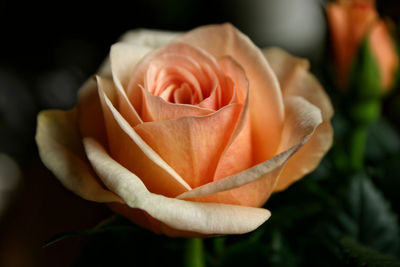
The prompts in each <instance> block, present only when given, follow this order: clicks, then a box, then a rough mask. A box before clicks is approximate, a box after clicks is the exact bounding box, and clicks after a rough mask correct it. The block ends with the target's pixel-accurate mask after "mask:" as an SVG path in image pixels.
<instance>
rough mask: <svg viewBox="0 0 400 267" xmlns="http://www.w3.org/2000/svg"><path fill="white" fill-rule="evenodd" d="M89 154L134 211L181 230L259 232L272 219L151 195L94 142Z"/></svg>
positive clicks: (89, 142) (252, 211)
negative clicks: (138, 210) (137, 209)
mask: <svg viewBox="0 0 400 267" xmlns="http://www.w3.org/2000/svg"><path fill="white" fill-rule="evenodd" d="M84 144H85V149H86V153H87V155H88V157H89V160H90V162H91V163H92V165H93V166H94V169H95V170H96V172H97V174H98V175H99V176H100V177H101V178H102V180H103V181H104V182H105V184H106V185H107V187H108V188H111V190H112V191H113V192H115V193H116V194H118V195H119V196H121V197H122V198H123V199H124V200H125V202H126V204H127V205H128V206H129V207H131V208H139V209H141V210H144V211H146V212H147V213H148V214H149V215H150V216H152V217H153V218H155V219H157V220H159V221H161V222H163V223H165V224H166V225H168V226H169V227H172V228H174V229H177V230H182V231H190V232H195V233H199V234H240V233H246V232H249V231H252V230H254V229H256V228H257V227H258V226H260V225H261V224H262V223H263V222H265V221H266V220H267V219H268V218H269V217H270V212H269V211H268V210H265V209H260V208H251V207H241V206H234V205H224V204H216V203H197V202H191V201H184V200H179V199H174V198H168V197H165V196H162V195H157V194H152V193H150V192H149V191H148V190H147V189H146V187H145V186H144V184H143V182H142V181H141V180H140V179H139V178H138V177H137V176H136V175H134V174H133V173H131V172H130V171H128V170H127V169H125V168H124V167H122V166H121V165H120V164H119V163H118V162H116V161H114V160H113V159H112V158H111V157H110V156H109V155H108V154H107V152H106V151H105V150H104V148H103V147H102V146H101V145H100V144H99V143H97V142H96V141H95V140H94V139H90V138H87V139H85V140H84Z"/></svg>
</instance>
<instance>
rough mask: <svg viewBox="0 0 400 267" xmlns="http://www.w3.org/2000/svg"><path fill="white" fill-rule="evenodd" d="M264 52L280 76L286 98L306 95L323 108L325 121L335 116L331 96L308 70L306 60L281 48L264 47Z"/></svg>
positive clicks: (315, 104) (305, 96)
mask: <svg viewBox="0 0 400 267" xmlns="http://www.w3.org/2000/svg"><path fill="white" fill-rule="evenodd" d="M263 54H264V56H265V57H266V58H267V60H268V62H269V64H270V66H271V67H272V70H273V71H274V72H275V73H276V75H277V77H278V78H279V83H280V84H281V85H282V93H283V97H284V98H285V97H288V96H301V97H304V98H305V99H306V100H307V101H308V102H310V103H311V104H313V105H314V106H317V107H318V108H319V109H320V110H321V112H322V117H323V120H324V121H325V120H329V119H330V118H331V117H332V116H333V107H332V104H331V101H330V100H329V96H328V95H327V94H326V92H325V91H324V90H323V88H322V86H321V85H320V84H319V82H318V81H317V80H316V78H315V77H314V76H313V75H311V74H310V73H309V72H308V67H309V64H308V62H307V61H306V60H303V59H300V58H297V57H294V56H292V55H290V54H289V53H287V52H285V51H283V50H282V49H279V48H268V49H264V50H263Z"/></svg>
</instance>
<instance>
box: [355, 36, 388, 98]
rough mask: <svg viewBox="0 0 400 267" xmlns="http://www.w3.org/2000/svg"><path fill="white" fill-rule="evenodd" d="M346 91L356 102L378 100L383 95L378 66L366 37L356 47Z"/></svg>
mask: <svg viewBox="0 0 400 267" xmlns="http://www.w3.org/2000/svg"><path fill="white" fill-rule="evenodd" d="M347 92H349V94H350V96H351V98H352V99H353V101H356V102H363V101H370V100H372V99H377V100H378V99H380V98H381V97H382V95H383V92H384V90H383V88H382V86H381V77H380V71H379V66H378V63H377V61H376V59H375V58H374V56H373V54H372V51H371V47H370V43H369V41H368V38H365V39H364V40H363V41H362V43H361V45H360V47H359V49H358V52H357V56H356V58H355V60H354V62H353V67H352V71H351V73H350V79H349V88H347Z"/></svg>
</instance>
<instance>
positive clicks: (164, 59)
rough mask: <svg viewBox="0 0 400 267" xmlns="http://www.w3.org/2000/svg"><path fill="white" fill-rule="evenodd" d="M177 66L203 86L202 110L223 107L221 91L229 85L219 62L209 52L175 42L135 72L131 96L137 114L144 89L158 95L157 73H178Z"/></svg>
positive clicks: (156, 51)
mask: <svg viewBox="0 0 400 267" xmlns="http://www.w3.org/2000/svg"><path fill="white" fill-rule="evenodd" d="M177 55H180V56H179V57H178V56H177ZM171 58H172V59H171ZM185 58H186V60H185ZM177 62H179V64H184V66H185V68H186V69H187V70H188V72H189V73H190V72H191V73H192V74H193V76H196V78H197V79H198V81H199V83H200V84H201V90H202V92H203V98H204V100H203V101H202V102H200V103H199V106H200V107H203V108H207V109H214V110H217V109H218V108H219V107H221V99H220V92H219V91H220V90H221V88H224V89H225V88H226V81H225V77H224V75H223V73H222V71H221V70H220V68H219V65H218V63H217V62H216V60H215V59H214V58H213V57H211V56H210V55H209V54H208V53H207V52H206V51H203V50H201V49H198V48H195V47H192V46H189V45H187V44H183V43H179V42H174V43H171V44H169V45H167V46H165V47H162V48H159V49H157V50H154V51H153V52H152V53H150V54H149V55H148V56H147V57H146V58H145V59H144V60H143V61H142V62H141V63H140V64H139V65H138V66H137V67H136V68H135V70H134V72H133V74H132V76H131V80H130V83H129V86H128V91H127V95H128V98H129V99H130V100H131V102H132V104H133V106H134V107H135V108H136V110H141V109H142V107H141V102H140V100H139V99H138V97H137V96H138V95H140V90H141V89H140V86H143V87H144V88H145V89H147V90H149V91H150V92H152V93H154V90H153V88H155V87H156V86H157V82H159V81H157V73H159V72H161V71H162V70H163V69H165V68H167V67H168V68H170V69H171V68H172V69H173V68H175V69H177V65H179V64H177ZM217 90H219V91H217Z"/></svg>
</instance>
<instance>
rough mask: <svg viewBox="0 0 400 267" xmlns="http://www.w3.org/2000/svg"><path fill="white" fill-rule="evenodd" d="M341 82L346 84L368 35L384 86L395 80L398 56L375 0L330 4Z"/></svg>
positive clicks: (354, 0) (382, 85)
mask: <svg viewBox="0 0 400 267" xmlns="http://www.w3.org/2000/svg"><path fill="white" fill-rule="evenodd" d="M327 15H328V22H329V26H330V32H331V38H332V46H333V52H334V56H335V64H336V71H337V79H338V84H339V86H340V87H341V88H345V87H346V86H347V85H348V84H347V83H348V80H349V78H350V77H349V75H350V73H351V70H352V66H353V63H354V60H355V57H356V54H357V52H358V49H359V47H360V45H361V42H362V41H363V40H364V39H365V38H368V39H367V41H368V42H369V45H370V48H371V52H372V54H373V56H374V58H375V60H376V62H377V64H378V68H379V74H380V77H381V80H380V84H381V87H382V89H383V90H385V91H387V90H389V89H390V88H391V87H392V85H393V82H394V80H395V73H396V71H397V67H398V56H397V52H396V49H395V46H394V43H393V41H392V39H391V36H390V33H389V30H388V27H387V25H386V24H385V23H384V21H382V20H381V19H380V18H379V15H378V13H377V11H376V9H375V1H373V0H347V1H345V0H339V1H337V2H332V3H329V4H328V6H327Z"/></svg>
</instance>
